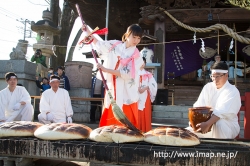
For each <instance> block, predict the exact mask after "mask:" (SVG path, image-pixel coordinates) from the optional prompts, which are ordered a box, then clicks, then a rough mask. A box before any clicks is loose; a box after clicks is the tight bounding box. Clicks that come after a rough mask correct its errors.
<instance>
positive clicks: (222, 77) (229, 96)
mask: <svg viewBox="0 0 250 166" xmlns="http://www.w3.org/2000/svg"><path fill="white" fill-rule="evenodd" d="M211 72H212V73H211V75H210V77H211V79H212V81H213V82H210V83H207V84H206V85H205V86H204V87H203V89H202V91H201V94H200V96H199V98H198V100H197V101H196V102H195V103H194V105H193V106H194V107H202V106H208V107H211V108H212V111H213V113H212V116H211V118H210V119H209V120H208V121H206V122H202V123H200V124H197V127H200V128H199V129H198V130H199V131H200V132H201V133H196V134H197V135H198V136H199V137H206V138H209V137H210V138H221V139H233V138H235V137H236V136H237V135H238V134H239V132H240V126H239V123H238V116H237V114H238V112H239V110H240V107H241V98H240V93H239V91H238V89H237V88H236V87H235V86H234V85H231V84H230V83H229V82H228V66H227V64H226V63H220V62H219V63H214V64H213V66H212V67H211ZM211 125H213V127H212V130H211V132H208V130H209V127H210V126H211ZM189 128H190V127H189Z"/></svg>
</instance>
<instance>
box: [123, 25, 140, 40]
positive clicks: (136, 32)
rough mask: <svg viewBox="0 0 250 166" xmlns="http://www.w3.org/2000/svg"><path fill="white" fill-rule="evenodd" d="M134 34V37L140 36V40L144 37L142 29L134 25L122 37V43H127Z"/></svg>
mask: <svg viewBox="0 0 250 166" xmlns="http://www.w3.org/2000/svg"><path fill="white" fill-rule="evenodd" d="M130 34H132V35H133V36H139V37H140V38H141V37H142V35H143V31H142V28H141V27H140V26H139V25H138V24H132V25H130V26H129V27H128V28H127V31H126V33H124V35H123V36H122V41H123V42H125V41H126V40H127V38H128V37H129V35H130Z"/></svg>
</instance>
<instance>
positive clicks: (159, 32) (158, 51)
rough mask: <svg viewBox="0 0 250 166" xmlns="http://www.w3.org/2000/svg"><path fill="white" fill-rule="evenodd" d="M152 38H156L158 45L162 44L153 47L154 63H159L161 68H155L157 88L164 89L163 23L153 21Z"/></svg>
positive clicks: (164, 33)
mask: <svg viewBox="0 0 250 166" xmlns="http://www.w3.org/2000/svg"><path fill="white" fill-rule="evenodd" d="M154 36H155V37H156V38H157V40H158V42H159V43H162V44H155V46H154V61H155V62H156V63H161V66H160V67H159V68H157V70H158V71H157V83H158V88H159V89H163V88H164V71H165V44H164V42H165V36H166V31H165V23H164V22H161V21H158V20H156V21H155V32H154Z"/></svg>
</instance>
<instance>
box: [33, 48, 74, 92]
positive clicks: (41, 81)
mask: <svg viewBox="0 0 250 166" xmlns="http://www.w3.org/2000/svg"><path fill="white" fill-rule="evenodd" d="M31 62H36V64H37V65H38V66H37V70H36V85H37V87H38V88H39V89H41V93H43V92H44V91H46V90H47V89H50V88H51V86H50V84H49V80H50V77H51V76H53V75H56V76H58V77H59V78H60V85H59V87H60V88H64V89H66V90H67V91H69V90H70V83H69V79H68V77H67V76H66V75H65V72H64V67H63V66H59V67H58V68H57V69H56V70H55V71H54V68H52V67H50V68H48V69H47V65H46V57H45V56H44V55H43V54H42V50H41V49H37V50H36V51H35V54H34V55H33V56H32V58H31ZM42 68H46V69H47V71H48V76H47V77H46V76H44V77H42V78H41V77H40V76H41V71H42Z"/></svg>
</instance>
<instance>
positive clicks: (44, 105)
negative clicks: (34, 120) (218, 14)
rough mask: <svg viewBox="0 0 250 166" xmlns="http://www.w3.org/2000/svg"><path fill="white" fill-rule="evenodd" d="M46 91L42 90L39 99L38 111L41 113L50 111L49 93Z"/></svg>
mask: <svg viewBox="0 0 250 166" xmlns="http://www.w3.org/2000/svg"><path fill="white" fill-rule="evenodd" d="M48 92H49V91H44V92H43V93H42V96H41V100H40V112H41V113H47V112H50V104H49V103H50V102H49V95H47V94H48Z"/></svg>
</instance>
